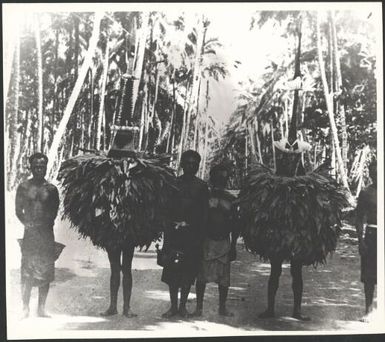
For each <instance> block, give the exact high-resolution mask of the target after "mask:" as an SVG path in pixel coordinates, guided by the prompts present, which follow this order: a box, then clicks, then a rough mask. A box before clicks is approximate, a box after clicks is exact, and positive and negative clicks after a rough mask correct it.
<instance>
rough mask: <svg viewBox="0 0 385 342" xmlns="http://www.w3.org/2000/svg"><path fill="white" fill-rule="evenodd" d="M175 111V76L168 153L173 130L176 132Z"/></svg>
mask: <svg viewBox="0 0 385 342" xmlns="http://www.w3.org/2000/svg"><path fill="white" fill-rule="evenodd" d="M174 75H175V73H174ZM175 113H176V100H175V78H174V77H173V83H172V114H171V123H170V133H169V135H168V137H167V146H166V153H168V152H169V146H170V140H171V136H173V132H174V131H173V128H174V120H175V119H174V118H175ZM171 146H172V145H171Z"/></svg>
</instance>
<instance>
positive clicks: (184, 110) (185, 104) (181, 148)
mask: <svg viewBox="0 0 385 342" xmlns="http://www.w3.org/2000/svg"><path fill="white" fill-rule="evenodd" d="M189 88H190V87H189V84H188V83H187V85H186V93H185V101H184V108H183V120H182V131H181V134H180V141H179V152H178V160H177V168H178V169H179V164H180V159H181V156H182V152H183V150H184V140H185V134H186V133H185V131H186V126H187V107H188V102H189V100H187V93H188V90H189ZM189 98H190V99H191V89H190V96H189Z"/></svg>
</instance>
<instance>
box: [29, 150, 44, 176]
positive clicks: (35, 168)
mask: <svg viewBox="0 0 385 342" xmlns="http://www.w3.org/2000/svg"><path fill="white" fill-rule="evenodd" d="M47 163H48V158H47V156H46V155H45V154H43V153H40V152H38V153H35V154H33V155H32V156H30V157H29V164H30V165H31V171H32V175H33V178H35V179H38V180H42V179H44V177H45V174H46V173H47Z"/></svg>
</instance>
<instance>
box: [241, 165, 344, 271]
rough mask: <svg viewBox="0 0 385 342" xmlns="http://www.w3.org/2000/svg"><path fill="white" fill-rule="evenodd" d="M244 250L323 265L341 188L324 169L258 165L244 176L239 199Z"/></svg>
mask: <svg viewBox="0 0 385 342" xmlns="http://www.w3.org/2000/svg"><path fill="white" fill-rule="evenodd" d="M238 202H239V205H240V213H241V216H242V218H243V228H242V233H241V234H242V237H243V239H244V242H245V245H246V248H247V249H248V250H249V251H251V252H252V253H254V254H257V255H259V256H260V257H262V258H263V259H271V258H281V259H283V260H290V259H292V258H295V259H299V260H301V261H302V262H303V264H305V265H310V264H314V265H316V264H318V263H324V262H325V260H326V256H327V255H328V253H329V252H332V251H334V250H335V248H336V244H337V238H338V236H339V233H340V227H341V214H342V209H343V208H344V207H346V206H347V205H348V201H347V198H346V191H345V190H344V189H343V188H341V187H340V186H339V185H338V184H337V182H336V181H335V180H334V179H332V178H331V177H329V176H328V175H327V174H326V173H324V172H322V171H319V170H315V171H313V172H311V173H309V174H306V175H303V176H295V177H284V176H278V175H275V174H274V173H273V171H272V170H270V169H269V168H267V167H266V166H263V165H261V164H256V165H254V167H253V168H252V170H251V171H250V173H249V174H248V176H247V178H246V180H245V183H244V186H243V188H242V189H241V192H240V195H239V199H238Z"/></svg>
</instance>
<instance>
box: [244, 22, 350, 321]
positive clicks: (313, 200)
mask: <svg viewBox="0 0 385 342" xmlns="http://www.w3.org/2000/svg"><path fill="white" fill-rule="evenodd" d="M300 46H301V33H300V30H299V43H298V51H297V57H296V66H295V74H294V79H298V78H300V76H301V73H300V64H299V56H300ZM298 92H299V89H298V88H297V89H295V92H294V103H293V115H292V119H291V124H290V129H289V134H288V139H282V140H281V141H278V142H276V144H275V149H276V158H277V163H276V172H275V174H274V172H273V171H272V170H270V169H269V168H267V167H265V166H263V165H260V164H257V165H256V166H255V167H254V168H253V170H251V171H250V172H249V174H248V177H247V179H246V180H245V183H244V186H243V188H242V189H241V192H240V196H239V203H240V211H241V216H242V218H243V220H244V225H243V227H242V232H241V235H242V237H243V239H244V242H245V245H246V248H247V249H248V250H249V251H250V252H252V253H254V254H256V255H259V256H260V257H261V258H262V259H265V260H269V261H270V264H271V272H270V278H269V282H268V295H267V310H266V311H264V312H263V313H262V314H261V315H260V316H259V317H260V318H269V317H274V314H275V310H274V306H275V295H276V292H277V290H278V284H279V278H280V275H281V272H282V263H283V262H284V261H289V262H290V271H291V276H292V289H293V294H294V308H293V313H292V316H293V317H294V318H296V319H299V320H309V319H310V318H309V317H306V316H303V315H302V313H301V302H302V292H303V280H302V266H303V265H312V264H313V265H316V264H318V263H324V262H325V260H326V256H327V255H328V253H329V252H331V251H333V250H335V248H336V244H337V238H338V235H339V232H340V226H341V211H342V208H343V207H345V206H346V205H347V204H348V202H347V199H346V193H345V191H344V189H342V188H341V187H339V185H338V184H337V182H336V181H335V180H334V179H332V178H331V177H330V176H329V175H328V174H327V173H326V172H325V173H324V172H321V170H322V169H324V168H319V169H318V170H314V171H312V172H310V173H307V174H306V173H305V169H304V166H303V164H302V158H301V154H302V153H303V152H304V151H306V150H307V149H309V148H310V145H309V144H307V143H305V142H303V141H300V140H298V139H297V111H298Z"/></svg>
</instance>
